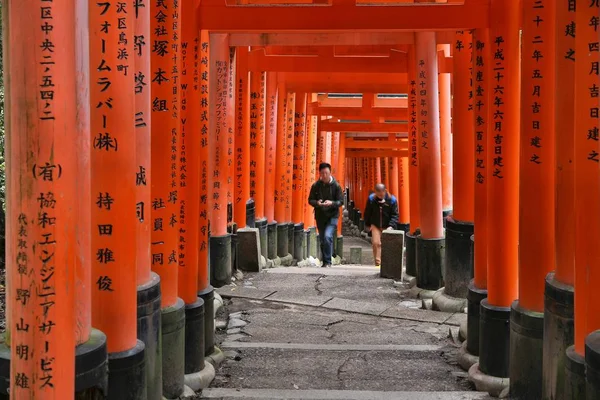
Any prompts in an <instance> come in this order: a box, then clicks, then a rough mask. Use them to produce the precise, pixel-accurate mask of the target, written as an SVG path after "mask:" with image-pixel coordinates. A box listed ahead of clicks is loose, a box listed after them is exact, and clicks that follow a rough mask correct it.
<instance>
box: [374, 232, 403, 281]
mask: <svg viewBox="0 0 600 400" xmlns="http://www.w3.org/2000/svg"><path fill="white" fill-rule="evenodd" d="M403 249H404V232H403V231H398V230H390V231H387V230H386V231H383V233H382V234H381V269H380V270H379V276H381V277H382V278H389V279H394V280H395V281H401V280H402V264H403V261H404V258H403V257H402V251H403Z"/></svg>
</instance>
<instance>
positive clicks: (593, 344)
mask: <svg viewBox="0 0 600 400" xmlns="http://www.w3.org/2000/svg"><path fill="white" fill-rule="evenodd" d="M585 381H586V394H587V398H588V399H600V331H595V332H592V333H590V334H589V335H588V336H587V338H585Z"/></svg>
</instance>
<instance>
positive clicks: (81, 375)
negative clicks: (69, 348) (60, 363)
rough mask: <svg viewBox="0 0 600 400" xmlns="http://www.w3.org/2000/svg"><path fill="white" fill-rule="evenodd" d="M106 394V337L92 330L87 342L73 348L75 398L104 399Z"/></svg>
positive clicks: (96, 330)
mask: <svg viewBox="0 0 600 400" xmlns="http://www.w3.org/2000/svg"><path fill="white" fill-rule="evenodd" d="M107 394H108V353H107V350H106V335H105V334H104V333H103V332H101V331H99V330H98V329H93V328H92V331H91V333H90V338H89V339H88V341H87V342H85V343H82V344H80V345H79V346H77V347H76V348H75V398H76V399H77V398H82V399H94V398H105V397H106V395H107Z"/></svg>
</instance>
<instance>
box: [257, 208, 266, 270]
mask: <svg viewBox="0 0 600 400" xmlns="http://www.w3.org/2000/svg"><path fill="white" fill-rule="evenodd" d="M256 227H257V228H258V234H259V235H260V254H261V255H262V256H263V257H264V258H265V260H266V259H267V258H268V255H269V253H268V249H267V247H268V239H267V237H268V234H267V219H266V218H261V219H259V220H258V221H256Z"/></svg>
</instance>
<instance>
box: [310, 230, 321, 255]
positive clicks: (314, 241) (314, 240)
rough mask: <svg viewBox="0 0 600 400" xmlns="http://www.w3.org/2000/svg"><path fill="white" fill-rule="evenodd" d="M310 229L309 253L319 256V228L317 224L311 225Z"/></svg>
mask: <svg viewBox="0 0 600 400" xmlns="http://www.w3.org/2000/svg"><path fill="white" fill-rule="evenodd" d="M308 230H309V239H310V241H309V243H308V255H309V257H312V258H317V256H318V248H319V241H318V236H317V228H316V227H315V226H311V227H310V228H308Z"/></svg>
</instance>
